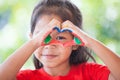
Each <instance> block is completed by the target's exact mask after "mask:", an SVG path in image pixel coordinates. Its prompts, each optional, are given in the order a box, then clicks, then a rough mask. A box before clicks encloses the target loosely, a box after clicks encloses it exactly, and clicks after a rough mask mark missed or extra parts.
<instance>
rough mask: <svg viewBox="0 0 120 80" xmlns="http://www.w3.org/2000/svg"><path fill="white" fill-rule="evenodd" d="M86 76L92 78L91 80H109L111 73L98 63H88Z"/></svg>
mask: <svg viewBox="0 0 120 80" xmlns="http://www.w3.org/2000/svg"><path fill="white" fill-rule="evenodd" d="M85 67H86V69H85V70H86V74H87V75H89V76H90V77H89V78H91V79H90V80H108V77H109V74H110V71H109V69H108V68H107V67H106V66H103V65H100V64H96V63H86V64H85Z"/></svg>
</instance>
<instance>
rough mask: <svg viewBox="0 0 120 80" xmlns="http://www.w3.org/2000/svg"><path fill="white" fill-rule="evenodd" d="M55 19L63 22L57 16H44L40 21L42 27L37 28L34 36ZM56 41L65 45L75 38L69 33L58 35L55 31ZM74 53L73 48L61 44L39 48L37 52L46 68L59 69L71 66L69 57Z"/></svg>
mask: <svg viewBox="0 0 120 80" xmlns="http://www.w3.org/2000/svg"><path fill="white" fill-rule="evenodd" d="M53 18H55V19H57V20H59V21H60V22H62V20H61V19H60V18H59V17H58V16H55V15H43V16H41V17H40V19H39V23H40V26H36V28H35V30H34V33H33V34H34V35H35V34H36V33H37V32H39V31H40V30H42V28H44V26H45V25H46V24H48V23H49V22H50V21H51V20H52V19H53ZM51 34H52V35H56V36H53V38H54V39H56V40H59V41H61V42H63V43H65V42H67V41H70V40H72V39H73V36H72V34H71V33H69V32H62V33H59V34H56V33H55V32H54V31H53V32H52V33H51ZM34 35H33V36H34ZM71 52H72V46H69V47H64V46H63V45H61V44H56V43H55V44H50V45H45V46H41V47H39V48H38V49H37V50H36V51H35V52H34V54H35V56H36V58H37V59H38V60H39V61H40V62H42V64H43V66H44V67H57V66H60V65H62V64H69V57H70V54H71Z"/></svg>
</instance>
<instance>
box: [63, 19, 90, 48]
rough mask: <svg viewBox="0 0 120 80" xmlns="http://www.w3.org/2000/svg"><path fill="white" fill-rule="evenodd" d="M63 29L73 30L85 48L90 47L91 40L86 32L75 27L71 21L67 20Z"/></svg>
mask: <svg viewBox="0 0 120 80" xmlns="http://www.w3.org/2000/svg"><path fill="white" fill-rule="evenodd" d="M62 29H69V30H71V31H72V32H73V33H74V34H75V35H76V36H77V37H79V38H80V39H81V40H82V41H83V42H84V45H85V46H87V47H88V46H89V38H90V36H88V35H87V34H86V33H85V32H83V31H82V30H81V29H80V28H78V27H77V26H76V25H74V24H73V23H72V22H71V21H69V20H67V21H65V22H63V23H62Z"/></svg>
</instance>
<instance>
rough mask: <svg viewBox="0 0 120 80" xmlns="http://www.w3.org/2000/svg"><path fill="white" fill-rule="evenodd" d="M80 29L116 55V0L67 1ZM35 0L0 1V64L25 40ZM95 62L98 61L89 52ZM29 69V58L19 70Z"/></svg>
mask: <svg viewBox="0 0 120 80" xmlns="http://www.w3.org/2000/svg"><path fill="white" fill-rule="evenodd" d="M71 1H72V2H73V3H74V4H76V5H77V6H78V7H79V9H80V10H81V12H82V15H83V27H84V30H85V31H86V32H87V33H88V34H90V35H91V36H93V37H94V38H96V39H98V40H100V41H101V42H103V43H104V44H105V45H106V46H107V47H108V48H110V49H111V50H112V51H114V52H116V53H117V55H120V28H119V26H120V0H71ZM37 2H39V0H0V64H1V63H2V62H3V61H5V59H6V58H7V57H8V56H9V55H11V54H12V53H13V52H14V51H15V50H16V49H17V48H19V47H20V46H21V45H22V44H23V43H25V42H26V41H27V40H28V39H29V32H30V18H31V14H32V10H33V8H34V6H35V5H36V4H37ZM93 55H94V57H95V59H96V60H97V62H98V63H100V64H103V63H102V61H101V60H100V59H99V58H98V57H97V56H96V55H95V54H93ZM26 68H31V69H33V64H32V57H31V58H30V59H29V60H28V61H27V63H26V64H25V65H24V66H23V68H22V69H26Z"/></svg>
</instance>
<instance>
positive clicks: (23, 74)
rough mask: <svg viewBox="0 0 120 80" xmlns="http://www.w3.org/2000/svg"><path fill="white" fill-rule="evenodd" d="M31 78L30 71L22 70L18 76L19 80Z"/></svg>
mask: <svg viewBox="0 0 120 80" xmlns="http://www.w3.org/2000/svg"><path fill="white" fill-rule="evenodd" d="M28 74H29V75H28ZM29 78H30V71H29V70H21V71H19V73H18V74H17V76H16V79H17V80H30V79H29Z"/></svg>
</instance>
